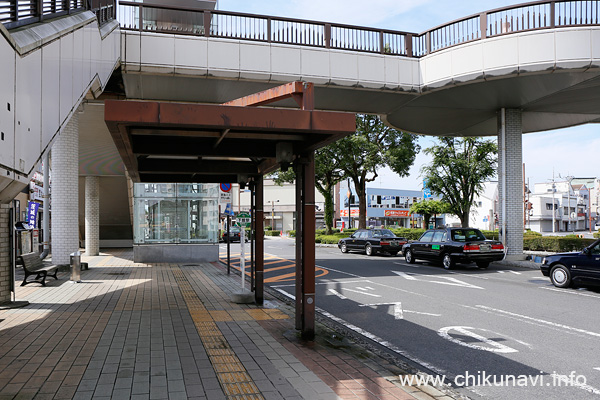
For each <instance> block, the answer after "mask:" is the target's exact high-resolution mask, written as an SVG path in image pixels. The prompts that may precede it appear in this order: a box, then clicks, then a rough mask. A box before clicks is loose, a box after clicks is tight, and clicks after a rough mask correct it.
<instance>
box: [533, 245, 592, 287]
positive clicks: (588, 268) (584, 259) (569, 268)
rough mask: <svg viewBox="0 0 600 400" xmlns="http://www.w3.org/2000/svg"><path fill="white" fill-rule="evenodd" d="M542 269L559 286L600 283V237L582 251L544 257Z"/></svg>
mask: <svg viewBox="0 0 600 400" xmlns="http://www.w3.org/2000/svg"><path fill="white" fill-rule="evenodd" d="M540 270H541V271H542V274H543V275H544V276H549V277H550V281H551V282H552V284H553V285H554V286H556V287H559V288H566V287H569V286H571V285H574V284H575V285H576V284H582V285H593V286H598V285H600V239H598V240H596V241H595V242H594V243H592V244H591V245H589V246H588V247H586V248H585V249H583V250H582V251H580V252H574V253H559V254H553V255H551V256H546V257H544V259H543V260H542V265H541V267H540Z"/></svg>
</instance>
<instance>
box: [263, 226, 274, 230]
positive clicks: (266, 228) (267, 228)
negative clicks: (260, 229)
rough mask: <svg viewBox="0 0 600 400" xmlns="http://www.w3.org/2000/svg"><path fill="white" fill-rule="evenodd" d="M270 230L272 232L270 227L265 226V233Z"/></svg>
mask: <svg viewBox="0 0 600 400" xmlns="http://www.w3.org/2000/svg"><path fill="white" fill-rule="evenodd" d="M272 230H273V227H272V226H269V225H267V226H265V231H272Z"/></svg>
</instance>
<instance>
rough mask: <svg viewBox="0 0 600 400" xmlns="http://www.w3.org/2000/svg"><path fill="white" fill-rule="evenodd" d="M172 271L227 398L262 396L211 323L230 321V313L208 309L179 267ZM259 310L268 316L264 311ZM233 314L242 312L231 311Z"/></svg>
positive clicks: (232, 399)
mask: <svg viewBox="0 0 600 400" xmlns="http://www.w3.org/2000/svg"><path fill="white" fill-rule="evenodd" d="M172 271H173V276H174V277H175V281H176V282H177V284H178V285H179V290H180V291H181V294H182V296H183V298H184V300H185V302H186V304H187V306H188V309H189V311H190V315H191V316H192V320H193V321H194V324H195V325H196V330H197V331H198V335H199V336H200V340H202V344H203V345H204V348H205V350H206V353H207V355H208V358H209V359H210V362H211V363H212V365H213V368H214V370H215V372H216V374H217V378H218V379H219V382H220V383H221V387H222V388H223V392H224V393H225V395H226V396H227V398H228V399H229V400H238V399H242V398H244V397H240V396H246V395H247V396H251V397H248V398H251V399H257V400H264V397H263V396H262V395H261V394H260V391H259V390H258V387H257V386H256V385H255V384H254V382H253V381H252V378H251V377H250V375H248V373H247V371H246V369H245V368H244V366H243V365H242V363H241V362H240V360H239V358H238V357H237V356H236V354H235V352H234V351H233V350H232V349H231V347H230V346H229V343H228V342H227V339H225V336H223V333H222V332H221V331H220V329H219V328H218V327H217V324H215V323H214V321H233V320H234V318H233V316H232V315H231V314H230V313H229V312H227V311H224V310H211V311H208V310H207V309H206V307H204V304H202V301H200V299H199V298H198V296H197V295H196V293H195V292H194V289H193V288H192V285H190V283H189V281H188V280H187V277H186V276H185V275H184V274H183V272H182V271H181V269H180V268H179V267H173V268H172ZM263 314H264V315H266V316H268V314H266V313H263ZM233 315H242V314H241V313H239V312H235V313H233ZM246 315H249V314H246ZM230 366H233V367H234V368H235V370H234V371H232V370H231V369H230Z"/></svg>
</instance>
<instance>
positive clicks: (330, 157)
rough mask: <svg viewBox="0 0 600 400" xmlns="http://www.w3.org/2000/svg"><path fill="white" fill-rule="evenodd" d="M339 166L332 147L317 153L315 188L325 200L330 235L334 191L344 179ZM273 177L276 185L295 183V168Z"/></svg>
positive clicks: (326, 224) (280, 172)
mask: <svg viewBox="0 0 600 400" xmlns="http://www.w3.org/2000/svg"><path fill="white" fill-rule="evenodd" d="M337 164H338V163H337V157H336V156H335V154H334V153H333V150H332V148H331V145H328V146H325V147H323V148H320V149H319V150H317V151H315V187H316V188H317V190H318V191H319V193H321V194H322V195H323V197H324V198H325V212H324V213H325V229H326V233H327V234H328V235H330V234H331V233H332V228H333V218H334V209H333V208H334V207H333V196H334V194H333V189H334V187H335V185H336V184H337V183H338V182H339V181H341V180H342V179H343V178H344V176H343V174H342V171H341V170H340V169H339V166H338V165H337ZM272 177H273V179H274V181H275V183H276V184H278V185H281V184H282V183H283V182H293V181H294V180H295V179H296V174H295V173H294V170H293V168H290V169H288V170H287V171H285V172H283V171H281V170H280V171H277V173H276V174H274V175H273V176H272Z"/></svg>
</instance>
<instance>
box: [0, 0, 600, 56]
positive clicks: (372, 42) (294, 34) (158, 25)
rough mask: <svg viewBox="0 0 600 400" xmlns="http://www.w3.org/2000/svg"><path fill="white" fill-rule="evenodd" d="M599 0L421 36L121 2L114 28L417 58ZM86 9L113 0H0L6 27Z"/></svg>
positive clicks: (579, 16) (528, 7) (542, 4)
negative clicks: (119, 24) (117, 23)
mask: <svg viewBox="0 0 600 400" xmlns="http://www.w3.org/2000/svg"><path fill="white" fill-rule="evenodd" d="M599 3H600V0H593V1H580V0H577V1H535V2H531V3H525V4H518V5H513V6H509V7H504V8H500V9H496V10H491V11H487V12H483V13H480V14H476V15H471V16H468V17H465V18H461V19H459V20H456V21H453V22H449V23H447V24H444V25H441V26H438V27H435V28H433V29H430V30H428V31H426V32H423V33H419V34H417V33H410V32H402V31H392V30H382V29H375V28H365V27H359V26H350V25H342V24H334V23H327V22H318V21H306V20H299V19H292V18H280V17H272V16H267V15H252V14H245V13H234V12H226V11H217V10H197V9H191V8H189V9H186V8H181V7H173V6H168V5H163V6H156V5H149V4H143V3H139V2H131V1H121V2H120V3H119V7H118V19H119V21H120V23H121V27H122V29H125V30H138V31H150V32H165V33H177V34H188V35H201V36H206V37H217V38H230V39H237V40H251V41H260V42H269V43H283V44H290V45H300V46H313V47H322V48H332V49H341V50H347V51H356V52H367V53H379V54H389V55H397V56H406V57H423V56H425V55H428V54H432V53H435V52H437V51H441V50H444V49H447V48H450V47H453V46H456V45H460V44H464V43H468V42H473V41H477V40H481V39H485V38H488V37H495V36H501V35H508V34H512V33H518V32H525V31H533V30H542V29H552V28H556V27H573V26H586V25H598V24H599V16H600V13H599V11H600V10H599V6H600V4H599ZM83 9H90V10H93V11H94V12H96V15H97V16H98V20H99V21H100V23H104V22H106V21H108V20H111V19H113V18H115V15H116V13H115V12H116V11H117V10H116V9H115V0H13V1H2V0H0V22H2V23H3V24H4V25H5V26H6V27H7V28H9V29H10V28H13V27H16V26H20V25H24V24H27V23H32V22H37V21H41V20H43V19H44V18H48V17H51V16H58V15H62V14H67V13H70V12H73V11H78V10H83Z"/></svg>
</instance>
